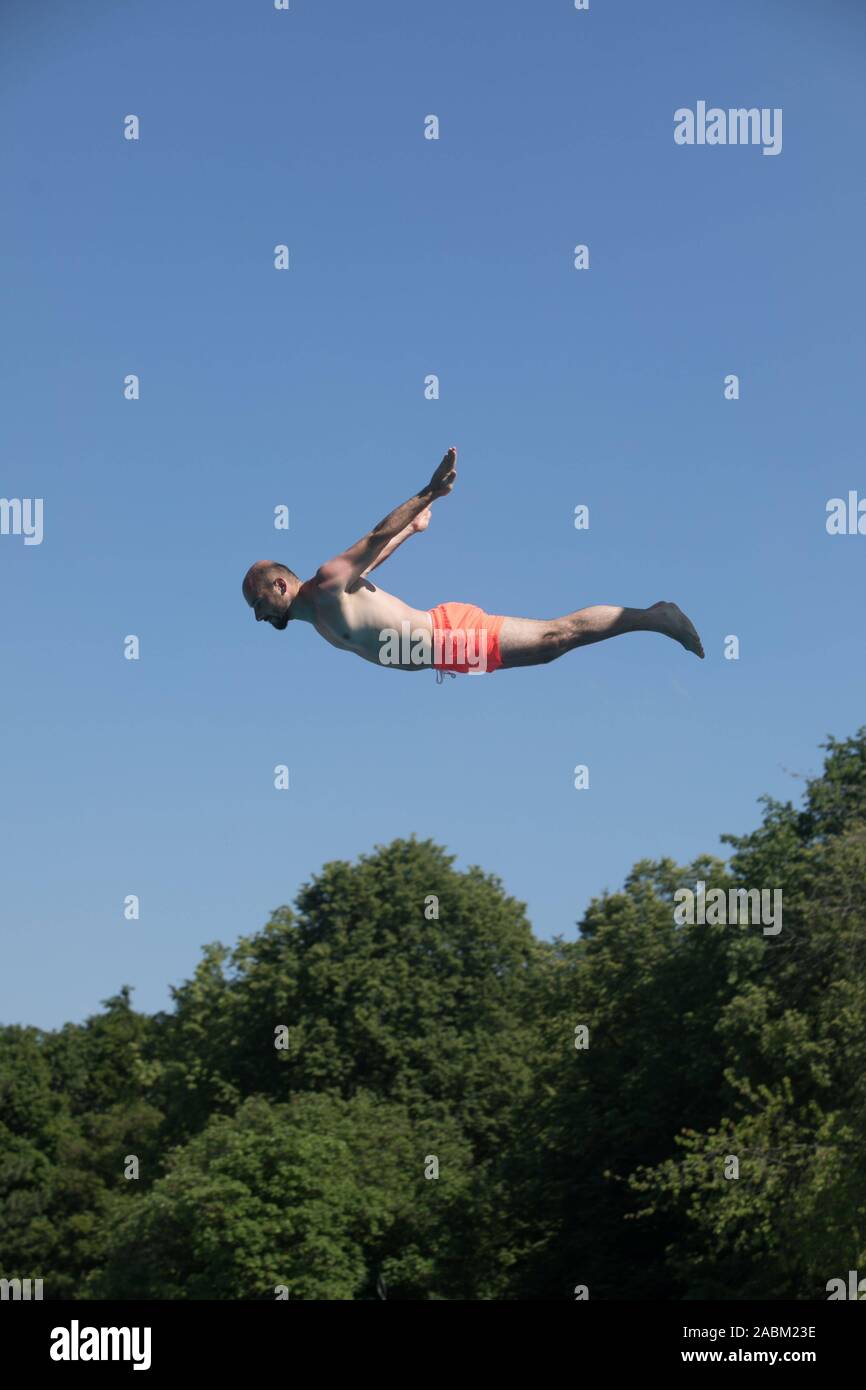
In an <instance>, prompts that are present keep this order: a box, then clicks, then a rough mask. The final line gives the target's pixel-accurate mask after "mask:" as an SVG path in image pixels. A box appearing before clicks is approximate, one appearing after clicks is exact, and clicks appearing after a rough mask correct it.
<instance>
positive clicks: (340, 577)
mask: <svg viewBox="0 0 866 1390" xmlns="http://www.w3.org/2000/svg"><path fill="white" fill-rule="evenodd" d="M456 465H457V450H456V449H449V450H448V453H447V454H446V455H445V457H444V458H443V460H442V462H441V463H440V465H439V467H438V468H437V469H436V472H435V473H434V474H433V477H432V478H431V479H430V482H429V483H428V484H427V486H426V487H425V488H422V490H421V491H420V492H418V493H416V495H415V496H414V497H410V498H409V501H408V502H403V503H402V504H401V505H400V506H399V507H395V508H394V510H393V512H389V513H388V515H387V516H386V517H385V518H384V520H382V521H380V522H379V525H378V526H375V527H374V528H373V530H372V531H370V532H368V534H367V535H366V536H364V537H362V539H361V540H359V541H356V542H355V544H354V545H353V546H350V547H349V549H348V550H344V551H343V554H342V555H337V556H336V557H335V558H334V559H333V560H329V561H328V563H327V564H326V565H322V566H321V568H320V569H319V571H318V573H317V575H316V579H317V580H318V582H319V584H320V585H322V586H323V587H324V586H332V587H334V588H341V589H342V588H346V587H347V586H348V585H349V584H351V583H353V582H354V581H355V580H357V579H360V578H361V576H362V575H364V574H369V572H370V570H372V569H375V567H376V566H377V565H381V563H382V561H383V560H386V559H387V558H388V556H389V555H391V554H393V552H394V551H395V550H396V548H397V546H398V545H402V543H403V541H404V540H406V539H407V538H408V537H409V536H410V535H412V533H413V531H415V530H421V529H423V527H418V526H416V525H415V523H416V522H417V521H419V520H420V518H421V516H422V515H423V513H425V512H426V511H427V510H428V508H429V506H430V503H431V502H434V501H435V500H436V498H437V497H447V495H448V493H449V492H450V491H451V489H452V488H453V486H454V480H455V479H456V477H457V466H456ZM425 524H426V523H425Z"/></svg>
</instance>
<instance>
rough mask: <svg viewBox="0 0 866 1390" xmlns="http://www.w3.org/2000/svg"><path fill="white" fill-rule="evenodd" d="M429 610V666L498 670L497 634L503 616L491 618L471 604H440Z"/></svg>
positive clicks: (468, 671) (463, 670) (466, 671)
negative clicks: (431, 637)
mask: <svg viewBox="0 0 866 1390" xmlns="http://www.w3.org/2000/svg"><path fill="white" fill-rule="evenodd" d="M429 612H430V617H431V619H432V622H433V665H434V667H435V668H436V670H437V671H455V672H459V673H460V674H461V675H475V674H477V673H478V672H480V671H487V672H488V673H489V672H492V671H498V670H499V668H500V666H501V665H502V654H501V652H500V650H499V633H500V629H501V628H502V624H503V623H504V622H505V618H504V617H499V618H494V617H493V616H492V614H490V613H485V612H484V609H483V608H477V607H476V606H475V604H474V603H440V604H438V605H437V607H436V608H431V609H430V610H429Z"/></svg>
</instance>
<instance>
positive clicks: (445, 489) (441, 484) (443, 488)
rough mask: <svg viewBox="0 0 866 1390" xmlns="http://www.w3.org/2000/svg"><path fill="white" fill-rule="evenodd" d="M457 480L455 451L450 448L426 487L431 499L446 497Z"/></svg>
mask: <svg viewBox="0 0 866 1390" xmlns="http://www.w3.org/2000/svg"><path fill="white" fill-rule="evenodd" d="M456 480H457V450H456V449H454V448H451V449H449V450H448V453H447V454H446V455H445V457H444V459H443V460H442V462H441V463H440V465H439V467H438V468H437V469H436V472H435V473H434V474H433V477H432V478H431V479H430V482H429V484H428V487H427V491H428V493H429V494H430V496H431V497H433V498H434V500H435V498H437V497H447V496H448V493H449V492H450V491H451V489H452V488H453V486H454V483H455V482H456Z"/></svg>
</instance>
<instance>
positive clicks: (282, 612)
mask: <svg viewBox="0 0 866 1390" xmlns="http://www.w3.org/2000/svg"><path fill="white" fill-rule="evenodd" d="M300 587H301V581H300V579H299V578H298V576H297V575H296V574H294V573H293V572H292V570H290V569H288V568H287V567H286V566H285V565H281V564H278V563H277V561H276V560H256V563H255V564H254V565H250V567H249V569H248V570H247V572H246V574H245V575H244V583H243V592H244V598H245V599H246V601H247V603H248V604H249V606H250V608H251V609H252V610H253V612H254V614H255V617H256V622H257V623H270V624H271V626H272V627H276V628H279V630H280V632H282V630H283V628H284V627H286V626H287V624H288V621H289V619H290V617H291V613H290V612H289V610H290V608H291V606H292V604H293V602H294V600H295V597H296V595H297V592H298V590H299V589H300Z"/></svg>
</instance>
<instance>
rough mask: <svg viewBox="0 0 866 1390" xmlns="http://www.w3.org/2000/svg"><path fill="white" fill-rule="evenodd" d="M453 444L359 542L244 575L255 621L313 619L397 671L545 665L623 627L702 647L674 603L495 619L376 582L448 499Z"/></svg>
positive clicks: (329, 636) (347, 646)
mask: <svg viewBox="0 0 866 1390" xmlns="http://www.w3.org/2000/svg"><path fill="white" fill-rule="evenodd" d="M456 464H457V450H456V449H449V450H448V453H447V454H446V455H445V457H444V459H443V460H442V462H441V463H440V465H439V467H438V468H437V469H436V472H435V473H434V474H433V477H432V478H431V479H430V482H429V483H428V484H427V486H426V487H425V488H423V489H422V491H421V492H419V493H417V495H416V496H415V497H411V498H410V499H409V501H408V502H404V503H403V505H402V506H400V507H397V508H395V510H394V511H393V512H391V513H390V515H388V516H386V517H385V520H384V521H380V522H379V525H378V526H376V527H375V528H374V529H373V530H372V531H370V532H369V533H368V534H367V535H366V536H364V537H363V539H362V540H360V541H357V542H356V544H355V545H353V546H351V547H350V548H349V549H348V550H344V551H343V553H342V555H338V556H336V558H335V559H333V560H329V561H328V563H327V564H325V565H322V567H321V568H320V569H319V570H317V572H316V574H315V576H314V577H313V578H312V579H308V580H306V581H305V582H303V583H302V582H301V580H300V579H299V578H298V576H297V575H296V574H293V573H292V571H291V570H290V569H287V568H286V566H285V565H281V564H278V563H277V562H276V561H274V560H258V561H257V562H256V564H254V565H252V566H251V568H250V569H249V570H247V573H246V575H245V577H244V582H243V593H244V598H245V599H246V601H247V603H248V604H249V606H250V608H252V610H253V612H254V614H255V618H256V622H259V623H262V622H264V623H270V624H271V626H272V627H275V628H277V629H278V630H279V631H280V632H283V631H284V630H285V628H286V627H287V626H288V624H289V623H290V622H291V621H292V620H295V621H300V622H305V623H312V625H313V627H314V628H315V629H316V631H317V632H318V633H319V634H320V635H321V636H322V637H324V638H325V640H326V641H327V642H330V643H331V644H332V645H333V646H335V647H340V648H342V649H343V650H344V651H349V652H354V653H355V655H356V656H361V657H363V658H364V660H365V661H372V662H375V663H376V664H377V665H384V666H393V667H395V668H396V669H397V670H400V671H420V670H426V669H429V668H430V667H431V666H432V667H434V668H435V669H436V670H437V671H439V672H443V671H448V672H450V673H452V674H456V673H458V672H460V673H463V674H466V673H473V674H474V673H476V672H482V671H486V672H492V671H498V670H499V669H500V668H509V667H513V666H541V665H544V664H545V663H546V662H548V661H555V660H556V658H557V657H560V656H563V655H564V654H565V652H570V651H572V650H573V649H574V648H575V647H585V646H588V645H589V643H590V642H603V641H604V640H605V639H606V638H608V637H617V636H619V634H620V633H622V632H660V633H661V634H662V635H663V636H665V637H672V638H673V639H674V641H675V642H679V643H680V645H681V646H683V647H685V649H686V651H689V652H694V653H695V655H696V656H700V657H702V656H703V655H704V649H703V647H702V646H701V640H700V638H699V637H698V634H697V632H696V631H695V629H694V627H693V626H692V624H691V623H690V622H689V620H688V618H687V617H686V615H685V614H684V613H682V612H681V611H680V609H679V608H677V606H676V604H675V603H654V604H653V605H652V607H651V608H614V607H609V606H608V605H603V606H599V607H594V608H580V609H578V610H577V611H576V612H574V613H567V614H566V615H565V617H563V618H550V619H546V620H541V621H539V620H538V619H535V618H506V617H493V616H491V615H490V614H489V613H485V612H483V610H482V609H480V608H476V607H474V606H473V605H471V604H463V603H443V604H440V605H439V606H438V607H437V608H431V609H429V610H428V611H427V612H423V611H422V610H421V609H418V608H411V607H410V606H409V604H408V603H404V602H403V600H402V599H399V598H395V597H394V595H393V594H387V593H386V592H385V590H384V589H380V588H379V587H378V586H377V585H375V584H371V583H370V580H369V579H368V575H369V574H370V573H371V571H372V570H374V569H376V567H377V566H378V565H381V564H382V562H383V561H384V560H387V558H388V556H389V555H393V553H394V551H395V550H396V549H397V547H398V546H399V545H402V544H403V542H404V541H405V540H407V539H408V538H409V536H413V535H415V534H417V533H418V532H420V531H425V530H426V529H427V526H428V525H429V522H430V504H431V503H432V502H434V501H435V500H436V499H437V498H439V497H447V495H448V493H449V492H450V491H451V489H452V488H453V487H454V482H455V479H456V477H457V467H456ZM439 679H442V677H441V676H440V677H439Z"/></svg>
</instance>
